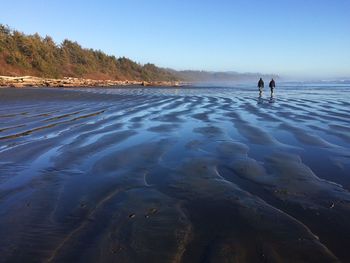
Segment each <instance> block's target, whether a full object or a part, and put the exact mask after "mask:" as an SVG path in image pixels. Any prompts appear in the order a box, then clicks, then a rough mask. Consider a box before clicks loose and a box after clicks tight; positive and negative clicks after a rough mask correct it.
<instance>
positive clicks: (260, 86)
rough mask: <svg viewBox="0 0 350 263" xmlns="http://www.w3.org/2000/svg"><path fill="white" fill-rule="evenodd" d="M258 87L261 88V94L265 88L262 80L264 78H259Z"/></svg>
mask: <svg viewBox="0 0 350 263" xmlns="http://www.w3.org/2000/svg"><path fill="white" fill-rule="evenodd" d="M258 88H259V94H260V95H261V93H262V91H263V88H264V81H263V80H262V78H260V79H259V82H258Z"/></svg>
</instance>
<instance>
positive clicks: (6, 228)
mask: <svg viewBox="0 0 350 263" xmlns="http://www.w3.org/2000/svg"><path fill="white" fill-rule="evenodd" d="M349 124H350V87H349V86H346V85H330V86H327V85H326V86H324V85H317V84H315V85H307V86H295V85H284V86H282V87H280V88H279V89H278V90H277V92H276V94H275V97H274V98H270V96H269V93H268V92H266V93H265V94H263V96H262V97H260V98H259V97H258V94H257V91H256V89H255V88H254V87H252V86H251V87H250V86H237V87H235V88H232V87H225V88H217V87H207V88H204V87H185V88H179V89H175V88H146V89H142V88H110V89H104V88H96V89H87V88H86V89H22V90H18V89H0V236H1V238H0V255H1V257H0V262H337V261H338V260H339V261H342V262H350V252H349V249H348V244H349V241H350V220H349V219H350V192H349V191H350V176H349V175H350V125H349Z"/></svg>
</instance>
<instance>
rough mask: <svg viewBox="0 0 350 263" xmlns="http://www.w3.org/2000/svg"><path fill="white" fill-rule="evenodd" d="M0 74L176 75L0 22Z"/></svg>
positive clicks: (120, 77) (163, 77)
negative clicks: (27, 32) (16, 28)
mask: <svg viewBox="0 0 350 263" xmlns="http://www.w3.org/2000/svg"><path fill="white" fill-rule="evenodd" d="M0 75H9V76H23V75H31V76H37V77H49V78H62V77H79V78H89V79H110V80H140V81H141V80H142V81H171V80H177V79H178V76H176V75H175V74H173V73H171V72H169V71H168V70H165V69H162V68H159V67H156V66H155V65H153V64H145V65H140V64H138V63H136V62H134V61H132V60H130V59H128V58H125V57H121V58H116V57H115V56H109V55H107V54H105V53H103V52H102V51H99V50H93V49H87V48H83V47H81V46H80V45H79V44H78V43H77V42H73V41H70V40H64V41H63V42H62V43H61V44H60V45H58V44H56V43H55V42H54V41H53V39H52V38H51V37H49V36H46V37H44V38H43V37H41V36H39V35H38V34H34V35H26V34H23V33H21V32H19V31H16V30H11V29H10V28H9V27H7V26H4V25H1V24H0Z"/></svg>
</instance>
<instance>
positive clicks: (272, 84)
mask: <svg viewBox="0 0 350 263" xmlns="http://www.w3.org/2000/svg"><path fill="white" fill-rule="evenodd" d="M269 87H270V90H271V97H273V91H274V89H275V87H276V82H275V80H274V79H271V81H270V84H269Z"/></svg>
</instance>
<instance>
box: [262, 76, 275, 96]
mask: <svg viewBox="0 0 350 263" xmlns="http://www.w3.org/2000/svg"><path fill="white" fill-rule="evenodd" d="M264 85H265V84H264V81H263V80H262V78H260V79H259V82H258V88H259V94H260V96H261V93H262V92H263V89H264ZM269 87H270V90H271V97H272V96H273V92H274V89H275V87H276V82H275V80H274V79H271V81H270V83H269Z"/></svg>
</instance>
